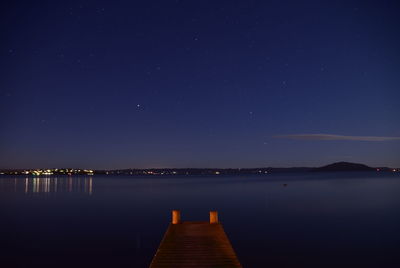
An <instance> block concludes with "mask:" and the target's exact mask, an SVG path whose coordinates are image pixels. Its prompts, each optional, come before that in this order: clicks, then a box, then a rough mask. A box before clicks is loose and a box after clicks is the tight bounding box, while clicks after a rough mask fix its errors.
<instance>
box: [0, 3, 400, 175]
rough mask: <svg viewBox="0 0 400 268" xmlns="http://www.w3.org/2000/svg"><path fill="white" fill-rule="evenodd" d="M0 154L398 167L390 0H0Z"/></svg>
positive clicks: (87, 160) (50, 160) (28, 164)
mask: <svg viewBox="0 0 400 268" xmlns="http://www.w3.org/2000/svg"><path fill="white" fill-rule="evenodd" d="M1 5H2V6H1V9H0V13H1V15H0V21H1V23H0V27H1V33H2V34H1V36H2V41H1V43H0V68H1V77H0V105H1V107H0V124H1V132H0V168H45V167H48V168H50V167H76V168H79V167H80V168H96V169H101V168H131V167H132V168H149V167H264V166H265V167H266V166H276V167H288V166H320V165H324V164H329V163H331V162H335V161H349V162H359V163H365V164H368V165H372V166H392V167H400V138H399V137H400V120H399V115H400V108H399V107H400V30H399V29H400V16H399V14H400V4H398V1H382V0H377V1H321V0H316V1H204V0H202V1H166V0H163V1H2V4H1Z"/></svg>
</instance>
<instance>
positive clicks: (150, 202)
mask: <svg viewBox="0 0 400 268" xmlns="http://www.w3.org/2000/svg"><path fill="white" fill-rule="evenodd" d="M284 184H287V186H284ZM172 209H179V210H181V214H182V220H189V221H190V220H193V221H196V220H198V221H207V220H208V212H209V211H210V210H217V211H218V212H219V219H220V222H221V223H222V224H223V226H224V229H225V232H226V233H227V235H228V237H229V239H230V240H231V243H232V245H233V247H234V249H235V251H236V253H237V255H238V258H239V260H240V261H241V263H242V265H243V266H244V267H400V254H399V252H400V172H380V173H378V172H364V173H359V172H355V173H314V172H309V173H298V174H290V173H281V174H267V175H260V176H254V175H251V176H198V177H196V176H193V177H185V176H176V177H173V176H168V177H151V176H148V177H130V176H101V175H95V176H93V177H84V176H77V177H63V176H60V177H48V178H45V177H40V178H33V177H26V178H25V177H21V176H18V177H10V176H2V177H0V212H1V222H0V227H1V228H0V237H1V244H2V250H1V253H0V256H1V263H2V264H3V265H2V267H86V268H87V267H148V265H149V264H150V261H151V259H152V257H153V255H154V253H155V251H156V249H157V247H158V245H159V243H160V241H161V239H162V237H163V235H164V232H165V231H166V229H167V227H168V224H169V222H170V219H171V210H172ZM5 264H6V265H5Z"/></svg>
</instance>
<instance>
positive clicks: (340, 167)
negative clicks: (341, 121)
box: [0, 162, 400, 176]
mask: <svg viewBox="0 0 400 268" xmlns="http://www.w3.org/2000/svg"><path fill="white" fill-rule="evenodd" d="M340 171H345V172H349V171H369V172H371V171H375V172H400V169H399V168H389V167H369V166H366V165H363V164H357V163H349V162H337V163H333V164H330V165H326V166H323V167H289V168H274V167H266V168H149V169H114V170H91V169H73V168H62V169H57V168H55V169H3V170H0V175H25V176H30V175H31V176H52V175H68V176H72V175H74V176H75V175H84V176H93V175H132V176H157V175H158V176H167V175H172V176H174V175H183V176H190V175H265V174H270V173H298V172H340Z"/></svg>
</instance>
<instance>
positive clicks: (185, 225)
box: [150, 211, 242, 268]
mask: <svg viewBox="0 0 400 268" xmlns="http://www.w3.org/2000/svg"><path fill="white" fill-rule="evenodd" d="M158 267H242V266H241V265H240V262H239V260H238V258H237V256H236V254H235V251H234V250H233V248H232V246H231V243H230V242H229V239H228V237H227V236H226V234H225V231H224V229H223V227H222V225H221V224H220V223H218V216H217V213H216V212H210V222H181V221H180V214H179V211H173V220H172V223H171V224H170V225H169V227H168V229H167V231H166V233H165V235H164V238H163V240H162V241H161V244H160V246H159V248H158V250H157V252H156V254H155V256H154V258H153V261H152V262H151V264H150V268H158Z"/></svg>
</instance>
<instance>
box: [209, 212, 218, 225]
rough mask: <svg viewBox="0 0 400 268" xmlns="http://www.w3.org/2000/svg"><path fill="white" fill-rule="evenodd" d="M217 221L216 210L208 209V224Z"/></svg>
mask: <svg viewBox="0 0 400 268" xmlns="http://www.w3.org/2000/svg"><path fill="white" fill-rule="evenodd" d="M213 223H218V212H217V211H210V224H213Z"/></svg>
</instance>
